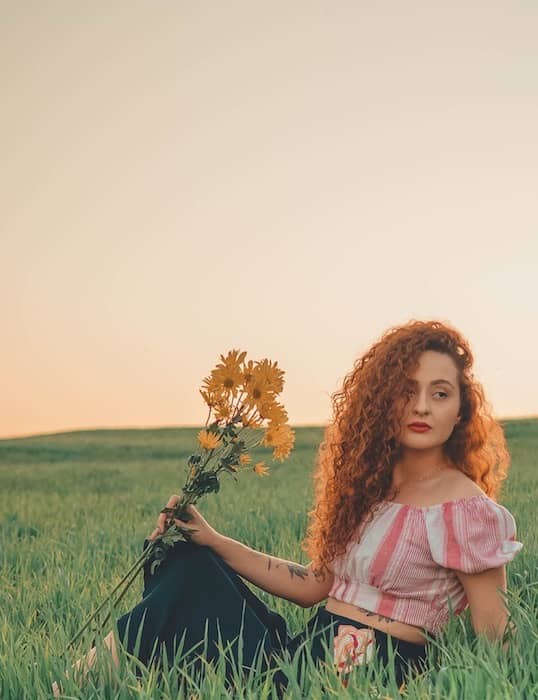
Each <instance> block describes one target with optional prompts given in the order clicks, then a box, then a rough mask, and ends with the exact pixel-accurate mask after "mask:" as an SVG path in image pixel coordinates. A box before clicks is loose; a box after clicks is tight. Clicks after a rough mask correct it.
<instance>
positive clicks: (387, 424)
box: [79, 321, 523, 690]
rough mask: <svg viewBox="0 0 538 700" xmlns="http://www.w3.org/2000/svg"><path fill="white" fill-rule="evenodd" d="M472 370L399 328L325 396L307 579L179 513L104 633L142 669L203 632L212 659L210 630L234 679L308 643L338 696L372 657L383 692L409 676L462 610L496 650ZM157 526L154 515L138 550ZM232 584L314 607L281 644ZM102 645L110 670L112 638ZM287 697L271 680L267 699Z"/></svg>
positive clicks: (480, 401) (247, 593) (431, 341)
mask: <svg viewBox="0 0 538 700" xmlns="http://www.w3.org/2000/svg"><path fill="white" fill-rule="evenodd" d="M472 365H473V356H472V352H471V349H470V347H469V345H468V343H467V341H466V340H465V339H464V338H463V337H462V335H461V334H460V333H459V332H458V331H457V330H455V329H454V328H452V327H450V326H449V325H447V324H444V323H441V322H438V321H410V322H409V323H407V324H404V325H402V326H399V327H394V328H391V329H389V330H388V331H386V332H385V333H384V334H383V335H382V336H381V338H380V339H379V340H378V341H377V342H376V343H374V345H373V346H372V347H371V348H370V349H369V350H368V351H367V352H366V353H365V354H364V355H363V356H362V357H360V358H359V359H358V360H357V361H356V363H355V365H354V367H353V369H352V371H351V372H350V373H349V374H348V375H347V376H346V377H345V379H344V383H343V387H342V389H341V391H339V392H336V393H335V394H334V395H333V409H334V417H333V421H332V422H331V424H330V426H328V428H327V429H326V431H325V436H324V441H323V442H322V444H321V446H320V449H319V453H318V460H317V469H316V473H315V474H314V479H315V485H316V496H315V505H314V508H313V509H312V510H311V511H310V513H309V516H310V522H309V527H308V531H307V535H306V537H305V540H304V542H303V545H302V547H303V549H304V551H305V552H307V553H308V555H309V557H310V559H311V562H310V564H309V565H308V566H306V567H305V566H301V565H299V564H297V563H295V562H289V561H285V560H282V559H279V558H278V557H274V556H270V555H267V554H264V553H261V552H258V551H255V550H253V549H251V548H250V547H247V546H246V545H244V544H242V543H240V542H238V541H236V540H233V539H231V538H229V537H226V536H225V535H223V534H221V533H219V532H217V531H216V530H215V529H214V528H213V527H212V526H211V525H210V524H209V523H208V522H207V521H206V520H205V519H204V517H203V516H202V514H201V513H200V512H199V511H198V510H197V509H196V508H194V507H192V506H191V508H190V515H191V518H192V519H191V520H189V521H188V522H185V521H178V520H176V521H175V523H176V524H177V525H179V526H180V527H181V528H182V529H183V531H184V532H185V536H186V538H187V539H188V541H187V542H182V543H179V544H177V545H176V546H175V548H174V550H173V551H172V552H171V554H170V557H169V559H168V560H167V561H165V562H164V564H162V565H161V566H160V567H159V568H158V569H157V571H156V573H155V575H153V576H152V575H151V574H150V570H149V564H148V565H147V566H146V568H145V576H144V581H145V588H144V594H143V599H142V601H141V602H140V603H139V605H137V606H136V607H135V608H134V609H133V610H132V611H130V612H129V613H127V614H126V615H124V616H123V617H122V618H120V620H118V632H119V638H120V640H121V641H122V644H123V646H124V647H125V648H126V649H127V650H128V651H129V652H131V653H134V652H135V651H136V654H137V656H138V658H139V659H140V660H141V661H142V662H143V663H145V664H150V663H151V662H152V661H158V660H159V659H160V658H162V655H163V654H164V653H167V654H169V655H170V656H172V657H173V655H174V653H175V652H176V651H177V648H178V640H179V638H182V641H183V649H189V648H191V647H192V645H193V644H196V643H197V642H199V641H200V640H202V639H203V637H204V632H205V630H206V625H209V627H208V628H207V629H208V632H209V642H210V643H209V648H206V649H205V650H204V651H203V655H204V657H205V658H206V659H211V658H215V656H216V655H217V653H218V652H217V650H216V645H214V644H213V642H216V641H217V638H218V633H217V627H218V629H219V631H220V633H221V637H220V641H221V642H222V641H224V642H226V641H229V642H233V641H234V639H235V640H237V635H238V634H239V633H241V634H242V639H243V657H242V659H241V661H242V664H243V667H244V668H245V669H248V668H249V664H250V663H252V661H253V659H254V657H255V654H257V653H259V651H260V649H261V650H262V651H263V652H266V655H265V656H264V657H263V658H264V659H265V660H266V661H268V663H269V665H270V664H271V662H272V659H274V658H277V656H278V654H281V653H282V654H286V653H290V654H294V653H295V652H296V651H297V650H299V649H304V642H305V640H306V639H308V643H309V645H310V653H311V657H312V659H313V660H314V661H315V662H316V663H318V662H321V661H325V662H327V661H328V662H329V663H334V665H335V666H336V670H337V672H338V673H339V674H340V676H341V679H342V683H343V684H344V685H347V683H348V678H349V675H350V673H351V672H352V669H353V667H354V666H356V665H361V664H366V663H370V661H371V660H372V659H373V658H374V657H377V658H378V659H379V660H380V662H381V664H383V665H385V666H387V665H388V664H389V661H390V659H391V658H393V659H394V670H395V674H396V680H397V682H398V684H400V683H401V682H402V681H403V680H404V679H405V674H406V673H407V672H410V671H415V670H421V669H422V668H424V667H425V664H424V661H425V659H426V649H427V646H428V642H429V641H430V639H434V638H435V636H436V635H437V634H438V633H439V631H440V630H442V629H443V628H444V627H445V625H446V623H447V622H448V620H449V616H450V612H451V609H452V610H453V612H454V614H456V615H458V614H460V613H462V612H463V610H465V608H466V607H467V606H469V607H470V613H471V621H472V625H473V629H474V631H475V632H476V633H477V634H485V635H486V636H487V637H488V638H489V639H491V640H496V639H502V638H503V635H504V633H505V631H506V630H507V629H508V628H507V622H508V613H507V610H506V608H505V606H504V603H503V598H502V596H501V594H500V592H501V591H502V592H505V591H506V572H505V565H506V563H507V562H509V561H511V560H512V559H513V558H514V556H515V554H516V553H517V552H518V551H519V550H520V549H521V548H522V546H523V545H522V543H521V542H518V541H517V540H516V524H515V521H514V518H513V516H512V514H511V513H510V512H509V511H508V510H507V509H506V508H505V507H503V506H501V505H499V504H498V503H497V502H496V500H495V499H496V497H497V496H498V494H499V490H500V486H501V482H502V481H503V480H504V479H505V478H506V474H507V468H508V464H509V454H508V451H507V447H506V442H505V438H504V434H503V431H502V428H501V426H500V425H499V424H498V423H497V421H496V420H495V419H494V418H493V417H492V415H491V413H490V410H489V407H488V404H487V402H486V400H485V398H484V392H483V389H482V387H481V385H480V384H479V383H478V382H477V381H476V380H475V379H474V378H473V374H472ZM178 498H179V497H178V496H172V497H171V498H170V499H169V501H168V504H167V506H168V507H172V506H173V505H174V504H175V503H177V499H178ZM170 524H171V523H170V522H169V521H168V520H167V513H166V512H162V513H161V515H160V517H159V519H158V521H157V527H156V529H155V530H154V531H153V533H152V534H151V535H150V537H149V539H154V538H155V537H157V536H158V534H159V533H162V532H164V531H165V530H166V528H167V527H168V526H169V525H170ZM241 577H242V578H243V579H246V580H248V581H250V582H251V583H253V584H255V585H256V586H258V587H259V588H262V589H263V590H265V591H267V592H269V593H271V594H273V595H276V596H280V597H282V598H285V599H287V600H290V601H293V602H294V603H297V604H298V605H301V606H303V607H310V606H313V605H315V604H316V603H319V602H321V601H323V600H325V599H326V600H327V602H326V604H325V606H324V607H320V608H319V609H318V611H317V613H316V614H315V615H314V616H313V617H312V618H311V619H310V621H309V622H308V625H307V627H306V628H305V630H303V632H301V633H300V634H299V635H297V636H296V637H294V638H293V639H290V637H289V635H288V631H287V626H286V621H285V620H284V619H283V618H282V617H281V616H280V615H278V614H277V613H276V612H274V611H272V610H270V609H269V608H267V606H265V604H264V603H263V602H262V601H261V600H260V599H259V598H257V597H256V596H255V595H254V594H253V593H252V591H251V590H250V589H249V588H248V587H247V586H246V585H245V583H244V581H243V580H242V578H241ZM240 624H241V625H242V626H241V628H240V627H239V625H240ZM223 631H224V634H223ZM137 635H138V637H139V639H138V642H139V643H138V645H137V643H136V637H137ZM106 640H107V646H108V647H109V648H110V650H111V652H112V657H113V659H114V660H115V662H116V663H117V661H118V650H117V648H116V646H115V644H114V637H113V634H112V632H111V633H110V634H109V635H108V636H107V638H106ZM301 642H303V645H301ZM389 646H390V647H392V649H393V650H394V657H392V655H391V652H390V651H389ZM232 649H233V653H234V654H235V655H236V656H237V647H233V645H232ZM94 651H95V650H94V649H92V652H94ZM200 653H202V652H201V650H200ZM301 653H303V652H301ZM327 653H329V654H330V658H329V659H327ZM91 657H92V653H91V652H90V655H88V657H87V660H86V661H87V664H86V667H89V665H90V664H91ZM199 658H201V657H199ZM301 658H302V657H301ZM80 663H81V662H79V665H80ZM264 668H265V666H264ZM299 668H300V665H299ZM288 681H289V679H288V678H286V676H285V675H284V674H283V673H282V672H281V671H278V672H276V673H275V675H274V682H275V685H276V687H277V688H278V689H279V690H283V689H284V688H285V687H286V685H287V683H288Z"/></svg>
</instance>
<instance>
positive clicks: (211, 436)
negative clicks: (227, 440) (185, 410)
mask: <svg viewBox="0 0 538 700" xmlns="http://www.w3.org/2000/svg"><path fill="white" fill-rule="evenodd" d="M198 442H199V443H200V445H201V446H202V447H203V448H204V450H213V449H214V448H215V447H218V446H219V445H220V438H219V436H218V435H215V433H210V432H208V431H207V430H200V432H199V433H198Z"/></svg>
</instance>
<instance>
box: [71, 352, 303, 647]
mask: <svg viewBox="0 0 538 700" xmlns="http://www.w3.org/2000/svg"><path fill="white" fill-rule="evenodd" d="M245 357H246V352H239V350H231V351H230V352H228V354H227V355H226V357H225V356H223V355H221V356H220V359H221V360H222V362H220V363H218V364H217V366H216V367H215V368H214V369H213V370H212V371H211V374H210V375H209V376H208V377H206V378H205V379H204V380H203V385H202V389H200V393H201V395H202V397H203V399H204V401H205V402H206V404H207V405H208V407H209V413H208V416H207V419H206V422H205V426H204V428H203V429H202V430H200V432H199V433H198V443H199V449H198V451H197V452H196V453H194V454H191V455H190V457H189V459H188V461H187V465H186V470H187V479H186V481H185V484H184V486H183V489H182V492H181V493H182V496H181V499H180V501H179V502H178V503H177V505H176V506H174V507H173V508H163V510H162V511H161V512H164V513H166V516H167V525H170V527H168V528H167V529H166V531H165V532H164V533H162V534H160V535H158V536H157V537H156V538H155V539H153V540H152V541H150V543H149V544H148V546H147V547H146V548H145V549H144V551H143V553H142V555H141V556H140V557H139V559H138V560H137V561H136V562H135V563H134V564H133V566H132V567H131V569H129V571H128V572H127V573H126V574H125V576H124V577H123V578H122V580H121V581H120V582H119V583H118V585H117V586H116V587H115V588H114V590H113V591H112V592H111V593H110V595H109V596H108V597H107V598H106V600H104V601H103V603H102V604H101V605H100V606H99V607H98V608H97V610H96V611H95V612H94V613H93V615H92V616H91V617H90V618H89V619H88V620H87V621H86V623H85V625H84V626H83V627H82V628H81V629H80V630H79V631H78V632H77V634H76V635H75V636H74V637H73V638H72V639H71V641H70V642H69V646H71V645H72V644H74V643H75V641H76V640H77V639H78V638H79V637H80V636H81V634H82V633H83V632H84V631H85V630H86V629H87V628H88V627H89V625H90V624H91V622H92V621H93V620H94V619H96V617H97V616H98V615H99V613H100V612H101V610H103V608H104V607H105V605H106V604H107V603H109V602H111V601H112V598H113V596H114V595H118V597H117V599H116V600H115V602H114V606H116V605H118V603H119V602H120V601H121V599H122V598H123V596H124V595H125V593H126V592H127V590H128V589H129V587H130V585H131V584H132V583H133V581H134V580H135V578H136V576H137V575H138V573H139V571H140V570H141V569H142V568H143V566H144V564H145V562H146V561H147V560H148V559H149V558H150V556H153V561H152V564H151V573H152V574H153V573H154V571H155V568H156V567H158V566H159V565H160V563H161V562H162V561H164V559H165V558H166V555H167V552H168V551H169V549H171V548H172V547H173V546H174V543H175V542H177V541H180V540H182V539H186V537H185V536H184V533H183V532H182V529H181V527H179V526H177V525H175V524H173V522H174V519H180V520H184V521H188V520H190V515H189V513H188V512H187V507H188V506H189V505H191V504H192V505H194V504H195V503H196V502H197V501H198V499H199V498H200V497H201V496H203V495H204V494H206V493H217V492H218V491H219V489H220V481H219V479H220V478H221V475H222V474H229V475H230V476H231V477H232V478H234V479H235V480H236V481H237V476H236V475H237V473H238V472H241V471H246V470H250V469H252V471H254V472H255V473H256V474H258V475H259V476H265V475H267V474H268V473H269V467H267V466H266V465H265V463H264V462H256V463H255V464H254V465H253V466H251V462H252V458H251V456H250V454H248V450H250V449H252V448H253V447H255V446H256V445H263V446H266V447H271V448H272V449H273V458H274V459H278V460H280V461H281V462H283V461H284V460H285V459H286V458H287V457H289V455H290V453H291V451H292V449H293V445H294V442H295V433H294V431H293V430H292V429H291V427H290V426H289V424H288V423H287V420H288V414H287V412H286V410H285V408H284V406H283V405H282V404H280V403H278V402H277V397H278V395H279V394H280V393H281V391H282V389H283V386H284V372H283V371H282V370H281V369H280V368H279V367H278V366H277V365H278V363H277V362H274V363H272V362H271V361H270V360H268V359H267V358H264V359H263V360H260V361H256V362H253V361H252V360H249V361H248V362H245ZM212 413H213V421H212V422H211V423H209V421H210V419H211V415H212ZM265 420H267V421H268V426H267V427H266V429H265V432H264V434H263V435H262V436H261V439H260V435H259V434H258V433H256V432H255V429H256V428H261V427H262V426H263V422H264V421H265ZM122 586H123V589H122ZM120 589H122V590H121V592H120ZM109 617H110V613H108V615H107V616H106V618H105V619H104V620H103V621H102V622H101V625H100V626H103V625H104V624H105V623H106V621H107V620H108V618H109Z"/></svg>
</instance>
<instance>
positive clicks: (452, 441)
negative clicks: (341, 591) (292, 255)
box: [301, 320, 510, 572]
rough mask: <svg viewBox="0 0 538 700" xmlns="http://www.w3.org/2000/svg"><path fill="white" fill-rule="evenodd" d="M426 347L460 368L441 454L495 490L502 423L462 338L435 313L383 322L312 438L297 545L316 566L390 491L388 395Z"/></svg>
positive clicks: (502, 470) (501, 473) (502, 463)
mask: <svg viewBox="0 0 538 700" xmlns="http://www.w3.org/2000/svg"><path fill="white" fill-rule="evenodd" d="M425 350H436V351H438V352H443V353H446V354H448V355H450V357H452V359H453V360H454V362H455V364H456V366H457V367H458V370H459V372H458V374H459V384H460V397H461V406H460V415H461V419H460V421H459V422H458V423H457V424H456V425H455V427H454V430H453V432H452V434H451V435H450V437H449V439H448V440H447V441H446V442H445V444H444V445H443V452H444V454H445V455H446V456H447V457H448V458H449V459H450V461H451V462H452V463H453V464H454V465H455V466H457V467H458V468H459V469H461V471H462V472H463V473H464V474H466V475H467V476H468V477H470V478H471V479H472V480H473V481H475V482H476V483H477V484H478V485H479V486H480V487H481V488H482V490H483V491H484V492H485V493H486V494H487V495H488V496H489V497H491V498H493V499H496V498H497V497H498V495H499V490H500V486H501V483H502V481H503V480H504V479H505V478H506V475H507V470H508V466H509V464H510V455H509V452H508V449H507V445H506V439H505V436H504V431H503V429H502V427H501V425H500V423H499V422H498V421H497V420H496V419H495V418H494V417H493V416H492V413H491V407H490V404H489V402H488V401H487V400H486V398H485V395H484V390H483V388H482V385H481V384H480V383H479V382H478V381H477V380H476V379H475V378H474V376H473V373H472V366H473V361H474V358H473V354H472V352H471V349H470V347H469V343H468V342H467V341H466V339H465V338H464V337H463V336H462V335H461V333H459V332H458V331H457V330H456V329H455V328H453V327H451V326H449V325H447V324H446V323H442V322H440V321H416V320H411V321H409V322H408V323H406V324H404V325H401V326H395V327H392V328H389V329H388V330H387V331H385V332H384V333H383V335H382V336H381V338H380V339H379V340H378V341H377V342H375V343H374V344H373V345H372V346H371V347H370V349H369V350H368V351H367V352H366V353H365V354H364V355H362V356H361V357H360V358H359V359H358V360H356V361H355V363H354V366H353V369H352V370H351V371H350V372H349V373H348V374H347V375H346V377H345V378H344V382H343V386H342V389H341V390H340V391H337V392H335V393H334V394H333V395H332V403H333V420H332V421H331V423H329V425H328V426H327V427H326V429H325V433H324V439H323V442H322V443H321V444H320V446H319V450H318V455H317V459H316V469H315V473H314V483H315V505H314V508H313V509H312V510H311V511H309V513H308V515H309V518H310V521H309V525H308V528H307V533H306V536H305V538H304V540H303V542H302V545H301V546H302V549H303V551H305V552H307V554H308V555H309V557H310V559H311V560H312V569H313V570H314V571H315V572H321V571H322V570H323V569H324V568H325V567H328V566H329V565H330V562H331V561H332V560H333V559H334V558H335V557H337V556H339V555H342V554H344V553H345V550H346V545H347V543H348V542H349V541H350V539H351V537H352V536H354V535H355V536H357V535H358V528H359V526H360V524H361V523H362V522H363V521H364V519H365V518H366V516H368V515H370V519H371V517H372V511H373V509H374V507H375V506H376V505H377V504H378V503H380V502H381V501H382V500H383V499H385V498H386V496H387V495H388V494H389V491H390V488H391V484H392V469H393V467H394V465H395V464H396V462H397V460H398V458H399V456H400V449H401V448H400V446H399V443H398V441H397V440H396V438H395V435H396V430H397V427H398V424H399V408H398V406H399V405H401V403H399V402H398V401H395V397H402V396H405V394H406V391H407V388H408V387H409V381H410V379H411V375H412V373H413V372H414V370H415V369H416V368H417V367H418V359H419V356H420V355H421V353H422V352H424V351H425Z"/></svg>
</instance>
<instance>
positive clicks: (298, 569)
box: [267, 556, 325, 581]
mask: <svg viewBox="0 0 538 700" xmlns="http://www.w3.org/2000/svg"><path fill="white" fill-rule="evenodd" d="M271 559H272V557H270V556H267V571H270V570H271V566H272V562H271ZM281 566H287V568H288V571H289V572H290V576H291V578H293V577H294V576H298V577H299V578H301V579H303V581H304V579H305V578H308V575H309V574H310V573H312V572H310V571H309V570H308V568H307V567H306V566H302V565H301V564H295V563H293V562H288V561H286V562H279V563H278V564H275V569H279V568H280V567H281ZM313 576H314V578H315V579H316V581H324V580H325V576H323V575H322V574H319V573H316V574H313Z"/></svg>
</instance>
